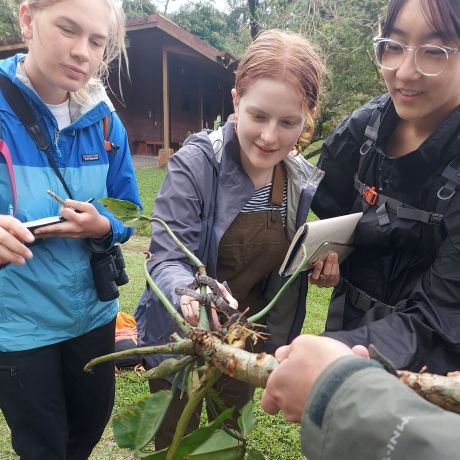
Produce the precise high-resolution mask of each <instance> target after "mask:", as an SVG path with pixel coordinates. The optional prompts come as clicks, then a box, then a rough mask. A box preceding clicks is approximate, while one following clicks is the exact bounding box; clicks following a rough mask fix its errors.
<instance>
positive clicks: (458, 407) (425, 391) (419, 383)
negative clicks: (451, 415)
mask: <svg viewBox="0 0 460 460" xmlns="http://www.w3.org/2000/svg"><path fill="white" fill-rule="evenodd" d="M398 375H399V378H400V380H401V382H403V383H405V384H406V385H407V386H408V387H410V388H412V389H413V390H414V391H416V392H417V393H418V394H419V395H420V396H421V397H422V398H424V399H426V400H427V401H430V402H431V403H433V404H436V406H439V407H442V408H443V409H447V410H449V411H451V412H456V413H457V414H460V372H451V373H449V374H447V376H445V375H436V374H429V373H427V372H423V373H420V374H417V373H415V372H409V371H398Z"/></svg>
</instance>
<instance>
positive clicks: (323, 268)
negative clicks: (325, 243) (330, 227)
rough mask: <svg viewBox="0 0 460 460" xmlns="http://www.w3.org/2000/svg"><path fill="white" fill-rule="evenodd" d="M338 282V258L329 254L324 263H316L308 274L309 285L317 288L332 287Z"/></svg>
mask: <svg viewBox="0 0 460 460" xmlns="http://www.w3.org/2000/svg"><path fill="white" fill-rule="evenodd" d="M339 281H340V266H339V256H338V254H337V253H336V252H331V253H330V254H329V255H328V256H327V257H326V259H324V261H318V262H316V263H315V265H314V267H313V271H312V273H311V274H310V283H311V284H314V285H316V286H318V287H321V288H322V287H326V288H329V287H334V286H337V284H338V283H339Z"/></svg>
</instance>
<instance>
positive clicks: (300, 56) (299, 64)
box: [235, 29, 324, 144]
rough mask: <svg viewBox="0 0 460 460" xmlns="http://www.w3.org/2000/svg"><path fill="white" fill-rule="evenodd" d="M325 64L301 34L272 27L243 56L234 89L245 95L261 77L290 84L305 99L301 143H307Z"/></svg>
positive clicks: (258, 37) (312, 126) (312, 128)
mask: <svg viewBox="0 0 460 460" xmlns="http://www.w3.org/2000/svg"><path fill="white" fill-rule="evenodd" d="M323 69H324V65H323V63H322V61H321V59H320V57H319V54H318V53H317V52H316V50H315V49H314V47H313V45H312V44H311V43H310V42H309V41H308V40H306V39H305V38H304V37H302V36H301V35H299V34H296V33H293V32H288V31H283V30H278V29H271V30H267V31H265V32H262V33H261V34H260V35H258V36H257V38H256V39H255V40H254V41H253V42H252V44H251V45H250V46H249V48H248V49H247V50H246V52H245V54H244V56H243V57H242V58H241V60H240V63H239V65H238V69H237V71H236V75H235V89H236V92H237V94H238V96H239V97H242V96H243V95H244V93H245V92H246V91H247V90H248V88H249V87H250V86H251V85H252V84H253V83H255V82H256V80H258V79H259V78H271V79H274V80H280V81H285V82H288V83H290V84H291V85H292V86H293V87H294V88H295V89H296V90H297V91H298V92H299V95H300V97H301V99H302V108H303V111H304V114H305V129H304V131H303V132H302V134H301V135H300V137H299V142H300V143H302V144H308V143H309V142H310V140H311V138H312V137H313V134H314V131H315V125H314V114H315V112H316V107H317V104H318V98H319V92H320V84H321V75H322V73H323Z"/></svg>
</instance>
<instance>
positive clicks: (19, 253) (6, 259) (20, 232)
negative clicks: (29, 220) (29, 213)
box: [0, 215, 35, 265]
mask: <svg viewBox="0 0 460 460" xmlns="http://www.w3.org/2000/svg"><path fill="white" fill-rule="evenodd" d="M34 240H35V238H34V236H33V235H32V233H31V232H30V231H29V230H28V229H27V228H26V226H25V225H24V224H22V223H21V222H19V220H17V219H15V218H14V217H11V216H5V215H2V216H0V264H1V265H4V264H8V263H13V264H17V265H23V264H25V263H26V261H27V260H29V259H31V258H32V256H33V255H32V251H31V250H30V249H29V248H28V247H27V246H25V245H24V244H23V242H26V243H32V242H33V241H34Z"/></svg>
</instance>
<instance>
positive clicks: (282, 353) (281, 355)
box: [275, 345, 291, 362]
mask: <svg viewBox="0 0 460 460" xmlns="http://www.w3.org/2000/svg"><path fill="white" fill-rule="evenodd" d="M290 350H291V346H290V345H283V346H282V347H279V348H278V349H277V350H276V351H275V358H276V359H277V360H278V361H279V362H281V361H283V360H285V359H286V358H287V357H288V356H289V352H290Z"/></svg>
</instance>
